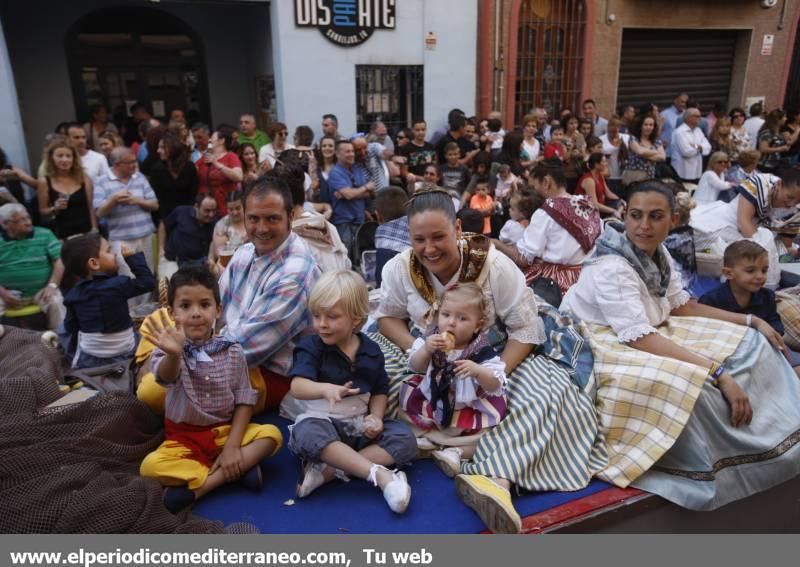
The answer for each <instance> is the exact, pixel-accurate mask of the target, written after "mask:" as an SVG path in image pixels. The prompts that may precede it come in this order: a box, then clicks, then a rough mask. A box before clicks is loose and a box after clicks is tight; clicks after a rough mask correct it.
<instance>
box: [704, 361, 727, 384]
mask: <svg viewBox="0 0 800 567" xmlns="http://www.w3.org/2000/svg"><path fill="white" fill-rule="evenodd" d="M723 374H725V367H724V366H722V365H721V364H717V363H716V362H712V363H711V368H709V369H708V377H709V378H710V379H711V385H712V386H714V387H715V388H719V379H720V377H721V376H722V375H723Z"/></svg>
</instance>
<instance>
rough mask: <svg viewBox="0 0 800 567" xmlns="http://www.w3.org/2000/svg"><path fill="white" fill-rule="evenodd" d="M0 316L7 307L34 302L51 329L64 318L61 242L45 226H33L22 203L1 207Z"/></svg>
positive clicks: (16, 306)
mask: <svg viewBox="0 0 800 567" xmlns="http://www.w3.org/2000/svg"><path fill="white" fill-rule="evenodd" d="M0 227H2V229H3V233H2V234H0V316H2V315H3V314H4V313H5V312H6V309H7V308H12V309H13V308H18V307H23V306H25V305H30V304H32V303H35V304H36V305H38V306H39V308H40V309H41V310H42V312H43V313H44V314H45V315H46V316H47V323H48V327H49V328H50V329H55V328H56V327H58V326H59V325H60V324H61V322H62V321H63V320H64V315H65V310H64V298H63V297H62V296H61V292H60V291H59V290H58V286H59V284H60V283H61V277H62V276H63V275H64V264H62V263H61V242H59V240H58V239H57V238H56V237H55V235H54V234H53V233H52V232H51V231H50V230H48V229H46V228H42V227H38V226H37V227H34V226H33V223H32V222H31V217H30V215H28V211H27V210H25V207H23V206H22V205H19V204H8V205H3V206H2V207H0Z"/></svg>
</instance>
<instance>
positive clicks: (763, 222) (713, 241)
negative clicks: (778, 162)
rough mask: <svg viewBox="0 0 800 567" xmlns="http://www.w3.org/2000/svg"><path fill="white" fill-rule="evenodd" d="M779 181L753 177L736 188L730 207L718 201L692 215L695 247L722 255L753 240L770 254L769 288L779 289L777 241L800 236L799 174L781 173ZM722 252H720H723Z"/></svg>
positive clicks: (758, 175) (792, 171) (771, 177)
mask: <svg viewBox="0 0 800 567" xmlns="http://www.w3.org/2000/svg"><path fill="white" fill-rule="evenodd" d="M779 173H780V177H776V176H774V175H771V174H769V173H754V174H752V175H750V177H748V178H747V179H745V180H744V181H742V182H741V184H740V185H738V186H737V187H736V192H737V193H738V196H737V197H736V198H734V199H733V200H732V201H731V202H730V203H723V202H722V201H715V202H713V203H709V204H708V205H703V206H700V207H697V208H696V209H695V210H693V211H692V220H691V221H690V223H689V224H691V226H692V228H694V231H695V247H696V248H697V249H698V250H704V249H712V250H716V251H717V252H719V253H721V252H722V251H724V247H725V245H727V244H730V243H731V242H736V241H737V240H744V239H750V240H753V241H755V242H757V243H759V244H760V245H761V246H763V247H764V248H766V250H767V252H768V253H769V271H768V272H767V285H766V287H768V288H770V289H776V288H777V287H778V284H779V283H780V279H781V270H780V266H779V264H778V248H777V246H776V242H775V237H776V236H781V237H787V238H791V237H794V236H797V234H798V232H800V209H799V208H798V206H797V205H798V204H800V171H798V170H796V169H793V168H786V169H783V170H781V171H780V172H779ZM720 249H721V250H720Z"/></svg>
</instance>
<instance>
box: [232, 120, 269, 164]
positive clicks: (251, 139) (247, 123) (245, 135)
mask: <svg viewBox="0 0 800 567" xmlns="http://www.w3.org/2000/svg"><path fill="white" fill-rule="evenodd" d="M271 141H272V140H270V139H269V136H268V135H267V133H266V132H264V131H263V130H259V129H258V128H256V117H255V116H253V115H252V114H242V115H241V116H240V117H239V138H238V142H239V143H240V144H244V143H245V142H247V143H248V144H253V146H255V148H256V155H258V152H259V151H260V150H261V146H266V145H267V144H269V143H270V142H271Z"/></svg>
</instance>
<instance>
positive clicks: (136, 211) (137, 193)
mask: <svg viewBox="0 0 800 567" xmlns="http://www.w3.org/2000/svg"><path fill="white" fill-rule="evenodd" d="M125 189H127V190H128V191H130V193H131V195H132V196H133V197H134V198H136V199H144V200H147V201H155V200H156V199H157V197H156V194H155V192H154V191H153V188H152V187H150V183H148V181H147V178H146V177H145V176H144V175H142V174H141V173H139V172H138V171H137V172H136V173H134V174H133V175H132V176H131V178H130V180H129V181H128V182H127V183H123V182H122V181H121V180H120V179H119V178H118V177H117V176H116V175H114V172H113V171H112V172H111V173H109V174H108V175H104V176H103V177H101V178H100V179H98V180H97V181H95V187H94V199H93V201H92V206H93V207H94V208H95V209H99V208H100V207H101V206H102V205H103V203H105V202H106V201H108V199H110V198H111V196H112V195H114V193H118V192H119V191H123V190H125ZM106 219H107V220H108V237H109V238H108V239H109V240H136V239H137V238H144V237H145V236H148V235H150V234H153V233H154V232H155V231H156V227H155V225H154V224H153V217H152V216H151V215H150V212H149V211H145V210H144V209H143V208H142V207H140V206H139V205H114V208H112V209H111V212H110V213H109V214H108V216H106Z"/></svg>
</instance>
